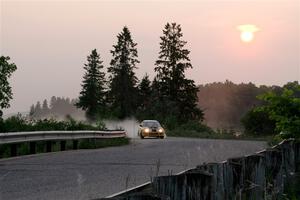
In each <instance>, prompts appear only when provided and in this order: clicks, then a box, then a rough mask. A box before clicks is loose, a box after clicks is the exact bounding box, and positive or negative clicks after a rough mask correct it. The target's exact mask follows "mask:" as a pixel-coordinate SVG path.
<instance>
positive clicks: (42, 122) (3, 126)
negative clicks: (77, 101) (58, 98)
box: [0, 115, 106, 132]
mask: <svg viewBox="0 0 300 200" xmlns="http://www.w3.org/2000/svg"><path fill="white" fill-rule="evenodd" d="M0 130H1V132H22V131H74V130H106V127H105V124H104V123H103V122H101V121H98V122H97V123H95V124H94V125H91V124H89V123H86V122H80V121H79V122H78V121H75V120H74V119H72V118H71V117H67V120H65V121H57V120H55V119H38V120H35V119H28V118H26V117H23V116H21V115H16V116H12V117H9V118H7V119H6V120H0Z"/></svg>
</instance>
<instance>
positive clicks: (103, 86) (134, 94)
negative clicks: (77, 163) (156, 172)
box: [76, 23, 203, 123]
mask: <svg viewBox="0 0 300 200" xmlns="http://www.w3.org/2000/svg"><path fill="white" fill-rule="evenodd" d="M182 36H183V34H182V30H181V26H180V25H178V24H176V23H172V24H170V23H167V24H166V26H165V27H164V30H163V35H162V36H161V37H160V38H161V42H160V52H159V56H158V59H157V60H156V61H155V68H154V71H155V72H156V75H155V78H154V79H153V80H152V81H151V80H149V76H148V75H147V74H145V76H144V77H143V79H142V80H138V78H137V77H136V75H135V70H136V69H137V68H138V64H139V60H138V51H137V43H135V42H134V41H133V39H132V36H131V33H130V31H129V29H128V28H127V27H124V28H123V29H122V31H121V33H120V34H118V36H117V43H116V44H115V45H113V48H112V50H111V54H112V59H111V62H110V66H108V67H107V69H108V70H107V72H108V74H105V73H104V72H103V68H104V66H103V64H102V63H103V62H102V61H101V58H100V54H99V53H98V52H97V50H96V49H94V50H92V52H91V54H90V55H89V56H88V57H87V63H86V64H85V66H84V69H85V74H84V76H83V81H82V84H81V86H82V90H81V92H80V94H79V101H78V102H77V103H76V106H77V107H78V108H81V109H83V110H85V111H86V116H87V118H88V119H90V120H91V121H93V120H97V119H98V118H119V119H124V118H126V117H132V116H134V117H136V118H138V119H145V118H155V119H159V120H161V121H162V122H172V123H185V122H187V121H189V120H196V121H201V120H202V119H203V113H202V111H201V110H200V108H199V107H198V106H197V91H198V88H197V87H196V85H195V83H194V81H193V80H190V79H187V78H186V77H185V70H186V69H188V68H192V64H191V63H190V59H189V53H190V51H189V50H188V49H186V48H185V45H186V43H187V42H186V41H184V40H182Z"/></svg>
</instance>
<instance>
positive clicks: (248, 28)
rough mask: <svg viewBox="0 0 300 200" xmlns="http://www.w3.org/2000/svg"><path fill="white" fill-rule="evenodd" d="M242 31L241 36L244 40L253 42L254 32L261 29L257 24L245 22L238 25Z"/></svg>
mask: <svg viewBox="0 0 300 200" xmlns="http://www.w3.org/2000/svg"><path fill="white" fill-rule="evenodd" d="M237 28H238V30H239V31H241V35H240V38H241V40H242V41H243V42H251V41H253V39H254V33H255V32H257V31H259V28H257V27H256V26H255V25H252V24H245V25H240V26H238V27H237Z"/></svg>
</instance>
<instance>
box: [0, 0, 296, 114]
mask: <svg viewBox="0 0 300 200" xmlns="http://www.w3.org/2000/svg"><path fill="white" fill-rule="evenodd" d="M0 6H1V13H0V14H1V15H0V17H1V27H0V28H1V30H0V34H1V35H0V52H1V55H2V54H3V55H8V56H10V57H11V58H12V60H13V61H14V62H15V63H16V64H17V66H18V70H17V71H16V73H15V74H14V76H13V78H12V79H11V83H12V86H13V92H14V99H13V101H12V104H11V105H12V107H11V108H10V109H8V110H6V113H8V112H16V111H25V110H28V108H29V106H30V105H31V104H32V103H34V102H36V101H37V100H42V99H44V98H50V97H51V96H53V95H55V96H65V97H71V98H75V97H77V96H78V94H79V91H80V83H81V80H82V75H83V63H85V61H86V56H87V55H88V54H89V53H90V51H91V50H92V49H93V48H97V50H98V52H99V53H100V55H101V57H102V59H103V60H104V65H105V66H106V67H107V66H108V64H109V62H110V59H111V55H110V53H109V51H110V50H111V49H112V45H113V44H115V43H116V35H117V34H118V33H119V32H120V31H121V29H122V27H123V26H124V25H127V26H128V27H129V29H130V30H131V32H132V35H133V39H134V40H135V41H136V42H137V43H138V51H139V59H140V61H141V63H140V65H139V69H138V70H137V71H136V72H137V76H138V77H139V78H140V77H142V76H143V75H144V74H145V73H146V72H147V73H148V74H150V76H151V77H153V76H154V62H155V60H156V59H157V56H158V51H159V42H160V41H159V36H161V34H162V29H163V27H164V25H165V24H166V23H167V22H177V23H180V24H181V25H182V29H183V34H184V39H185V40H186V41H188V44H187V47H188V49H189V50H191V54H190V58H191V61H192V64H193V66H194V68H193V69H191V70H189V71H188V72H187V75H188V77H189V78H192V79H194V80H195V82H196V83H197V84H203V83H209V82H214V81H225V80H226V79H229V80H231V81H233V82H236V83H240V82H249V81H251V82H254V83H256V84H267V85H273V84H277V85H283V84H285V83H286V82H288V81H294V80H299V79H300V69H299V68H300V64H299V63H300V61H299V57H300V53H299V51H300V50H299V49H300V47H299V46H300V39H299V35H300V33H299V26H300V25H299V23H300V19H299V18H300V16H299V13H300V1H298V0H277V1H274V0H256V1H252V0H251V1H250V0H234V1H228V0H199V1H176V2H175V1H171V0H169V1H147V2H146V1H125V0H123V1H106V2H105V1H71V0H68V1H64V2H61V1H26V0H23V1H8V0H7V1H3V0H1V3H0ZM241 24H255V25H256V26H258V27H259V28H260V31H259V32H257V33H256V34H255V39H254V41H253V42H251V43H248V44H245V43H243V42H241V41H240V38H239V37H240V36H239V35H240V32H239V31H238V30H237V28H236V27H237V26H238V25H241Z"/></svg>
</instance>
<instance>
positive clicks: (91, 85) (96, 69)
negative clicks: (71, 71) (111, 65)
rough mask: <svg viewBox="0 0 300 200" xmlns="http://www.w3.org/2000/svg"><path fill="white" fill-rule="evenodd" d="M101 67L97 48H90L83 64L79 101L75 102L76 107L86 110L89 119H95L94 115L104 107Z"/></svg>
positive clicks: (101, 112) (103, 82)
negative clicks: (85, 62) (89, 52)
mask: <svg viewBox="0 0 300 200" xmlns="http://www.w3.org/2000/svg"><path fill="white" fill-rule="evenodd" d="M102 68H103V65H102V61H101V60H100V55H99V54H98V53H97V50H96V49H94V50H92V52H91V54H90V55H89V56H88V57H87V64H85V66H84V69H85V74H84V76H83V81H82V84H81V86H82V90H81V92H80V95H79V101H78V103H77V104H76V106H77V107H78V108H82V109H83V110H85V111H86V116H87V118H88V119H90V120H95V119H96V115H97V114H99V115H101V114H103V113H104V112H105V108H106V98H105V84H106V81H105V73H104V72H102V71H101V69H102Z"/></svg>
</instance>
